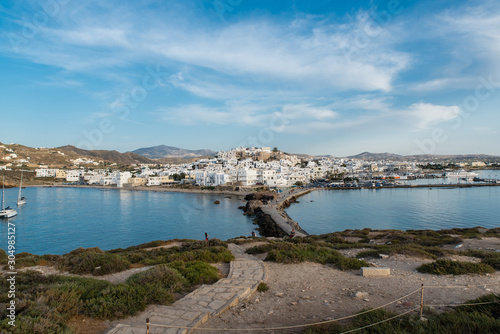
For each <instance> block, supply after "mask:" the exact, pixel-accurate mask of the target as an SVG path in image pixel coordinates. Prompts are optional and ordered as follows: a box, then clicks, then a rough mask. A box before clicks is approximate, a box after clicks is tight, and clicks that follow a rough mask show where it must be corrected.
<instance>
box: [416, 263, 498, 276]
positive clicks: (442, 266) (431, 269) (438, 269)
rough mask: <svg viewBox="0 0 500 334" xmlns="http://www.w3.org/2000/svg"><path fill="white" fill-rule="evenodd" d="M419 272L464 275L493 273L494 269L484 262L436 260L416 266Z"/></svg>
mask: <svg viewBox="0 0 500 334" xmlns="http://www.w3.org/2000/svg"><path fill="white" fill-rule="evenodd" d="M417 270H418V271H419V272H421V273H426V274H434V275H466V274H486V273H494V272H495V269H493V268H492V267H491V266H489V265H487V264H484V263H470V262H460V261H450V260H437V261H435V262H432V263H426V264H423V265H421V266H420V267H418V268H417Z"/></svg>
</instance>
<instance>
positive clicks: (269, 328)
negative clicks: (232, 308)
mask: <svg viewBox="0 0 500 334" xmlns="http://www.w3.org/2000/svg"><path fill="white" fill-rule="evenodd" d="M420 290H421V289H420V288H419V289H417V290H415V291H413V292H410V293H409V294H407V295H405V296H403V297H401V298H398V299H396V300H393V301H391V302H389V303H387V304H384V305H381V306H378V307H376V308H373V309H369V310H366V311H363V312H360V313H357V314H352V315H348V316H345V317H341V318H337V319H332V320H325V321H319V322H315V323H310V324H302V325H291V326H281V327H267V328H247V329H244V328H207V327H180V326H172V325H162V324H151V323H150V324H149V325H150V326H156V327H164V328H179V329H187V330H207V331H235V332H236V331H254V332H255V331H272V330H282V329H295V328H303V327H311V326H318V325H325V324H328V323H332V322H337V321H341V320H346V319H350V318H354V317H357V316H359V315H362V314H366V313H370V312H373V311H376V310H378V309H381V308H384V307H386V306H389V305H391V304H394V303H396V302H398V301H400V300H402V299H405V298H407V297H409V296H411V295H413V294H415V293H417V292H420Z"/></svg>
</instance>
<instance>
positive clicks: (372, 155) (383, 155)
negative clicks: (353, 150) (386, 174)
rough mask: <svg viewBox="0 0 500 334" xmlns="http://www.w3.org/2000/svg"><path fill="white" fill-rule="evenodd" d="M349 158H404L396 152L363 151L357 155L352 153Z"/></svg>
mask: <svg viewBox="0 0 500 334" xmlns="http://www.w3.org/2000/svg"><path fill="white" fill-rule="evenodd" d="M348 158H351V159H359V160H372V161H373V160H400V159H401V158H402V156H401V155H398V154H394V153H387V152H385V153H370V152H363V153H360V154H356V155H351V156H349V157H348Z"/></svg>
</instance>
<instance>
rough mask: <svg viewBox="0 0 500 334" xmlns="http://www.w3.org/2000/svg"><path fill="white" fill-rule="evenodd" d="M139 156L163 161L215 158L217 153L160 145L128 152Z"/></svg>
mask: <svg viewBox="0 0 500 334" xmlns="http://www.w3.org/2000/svg"><path fill="white" fill-rule="evenodd" d="M128 153H134V154H139V155H141V156H143V157H146V158H149V159H162V158H195V157H201V156H210V157H213V156H214V155H215V154H216V152H215V151H212V150H207V149H202V150H186V149H183V148H178V147H173V146H166V145H158V146H152V147H144V148H139V149H137V150H135V151H132V152H128Z"/></svg>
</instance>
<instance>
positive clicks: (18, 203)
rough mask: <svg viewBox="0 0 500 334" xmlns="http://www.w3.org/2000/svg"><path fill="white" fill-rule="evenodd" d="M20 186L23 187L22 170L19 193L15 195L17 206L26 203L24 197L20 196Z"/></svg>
mask: <svg viewBox="0 0 500 334" xmlns="http://www.w3.org/2000/svg"><path fill="white" fill-rule="evenodd" d="M22 188H23V171H21V183H19V195H18V196H17V206H21V205H24V204H26V197H23V196H21V189H22Z"/></svg>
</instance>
